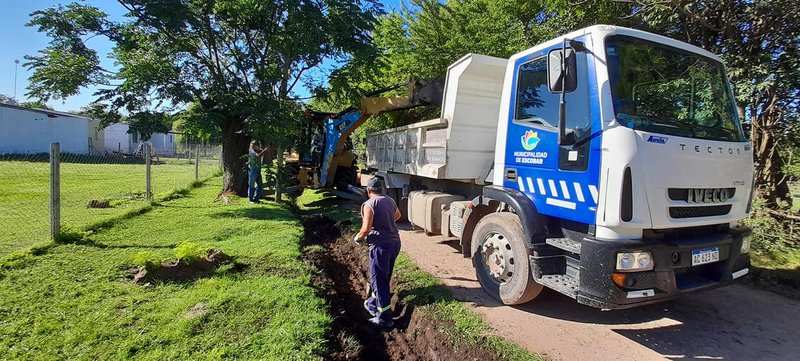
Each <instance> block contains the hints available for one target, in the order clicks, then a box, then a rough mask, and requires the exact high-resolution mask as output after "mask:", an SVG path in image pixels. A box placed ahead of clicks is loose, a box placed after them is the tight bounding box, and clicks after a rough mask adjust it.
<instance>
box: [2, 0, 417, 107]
mask: <svg viewBox="0 0 800 361" xmlns="http://www.w3.org/2000/svg"><path fill="white" fill-rule="evenodd" d="M403 1H404V0H382V1H381V3H383V4H384V8H385V10H386V11H387V12H389V11H393V10H397V9H399V8H400V7H401V4H402V3H403ZM405 1H406V3H408V0H405ZM70 2H73V0H5V1H3V11H0V38H2V39H3V51H2V52H0V94H4V95H7V96H9V97H13V96H14V93H15V91H14V88H15V87H14V83H15V82H14V78H15V76H14V74H15V68H16V99H17V101H19V102H24V101H27V100H29V99H27V98H26V97H25V93H26V92H27V90H26V88H27V86H28V77H30V76H31V74H32V72H31V71H28V70H27V69H25V67H24V66H23V64H24V63H25V62H26V61H25V56H26V55H35V54H36V53H37V52H38V51H39V50H41V49H44V48H45V47H46V46H47V42H48V37H47V36H46V35H45V34H42V33H39V32H38V31H37V30H36V28H32V27H27V26H25V24H26V23H27V22H28V20H29V18H30V13H31V12H33V11H35V10H39V9H45V8H48V7H52V6H56V5H59V4H68V3H70ZM84 2H85V3H88V4H91V5H94V6H97V7H98V8H100V9H102V10H103V11H105V12H106V13H108V14H109V15H110V16H111V18H112V19H120V18H122V16H123V15H124V9H122V7H121V6H120V5H119V4H118V3H117V2H116V0H87V1H84ZM88 45H89V46H90V47H91V48H93V49H95V50H98V54H100V59H101V64H102V66H103V67H105V68H107V69H114V64H113V61H112V60H110V59H108V58H107V56H106V54H107V53H108V51H109V50H110V49H111V47H112V44H111V42H109V41H107V40H106V39H105V38H102V37H96V38H93V39H91V40H90V41H89V42H88ZM15 60H19V65H16V66H15V64H14V61H15ZM334 66H335V64H333V63H330V62H329V63H327V64H323V69H322V71H318V72H315V73H314V74H313V76H316V77H318V78H324V77H325V76H326V74H327V72H328V71H330V70H331V68H332V67H334ZM95 90H96V89H95V88H88V89H87V88H83V89H81V91H80V94H78V95H76V96H72V97H69V98H67V99H58V100H51V101H49V102H48V103H47V105H48V106H50V107H51V108H53V109H56V110H60V111H77V110H79V109H80V108H81V107H83V106H85V105H87V104H89V103H90V102H91V101H92V100H93V99H94V97H93V95H92V94H93V93H94V92H95ZM297 93H298V94H297V95H298V96H301V97H302V96H307V95H308V90H306V89H300V90H299V91H298V92H297Z"/></svg>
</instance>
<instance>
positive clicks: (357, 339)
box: [303, 215, 500, 360]
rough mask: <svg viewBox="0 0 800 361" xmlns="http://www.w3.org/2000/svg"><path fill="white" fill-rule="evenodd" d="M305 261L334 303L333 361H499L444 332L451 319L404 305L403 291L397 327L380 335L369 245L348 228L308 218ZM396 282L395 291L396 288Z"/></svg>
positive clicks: (395, 302) (396, 299)
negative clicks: (368, 305) (371, 307)
mask: <svg viewBox="0 0 800 361" xmlns="http://www.w3.org/2000/svg"><path fill="white" fill-rule="evenodd" d="M303 226H304V230H305V232H304V244H303V246H304V254H303V257H304V259H305V260H306V262H308V263H309V264H311V265H312V268H315V269H316V270H317V272H315V275H314V277H313V282H314V285H315V287H316V288H317V291H318V292H319V293H320V295H321V296H322V297H324V298H325V299H326V300H327V301H328V304H329V312H330V314H331V316H332V318H333V325H332V330H331V331H332V332H331V333H330V336H329V343H330V345H331V353H330V354H329V355H328V357H327V359H331V360H499V359H500V358H499V357H498V355H496V354H494V353H491V352H489V351H487V350H484V349H482V348H480V347H478V346H475V345H466V344H463V343H462V344H456V343H455V342H454V341H453V340H452V339H451V338H449V337H448V336H447V335H445V334H443V333H442V331H441V330H442V329H444V328H445V327H448V326H449V325H447V321H443V320H437V319H434V318H433V317H431V315H430V314H429V313H427V312H421V311H420V312H415V311H414V305H411V304H405V303H404V302H403V301H402V300H403V298H404V297H403V296H404V291H401V292H400V294H399V295H398V294H394V295H393V296H392V310H393V314H394V320H395V328H394V329H392V330H391V331H381V330H379V329H378V328H376V327H375V326H373V325H371V324H370V323H368V322H367V319H368V318H369V315H368V314H367V312H366V310H364V308H363V302H364V299H365V297H366V294H367V289H368V286H367V285H368V264H369V260H368V255H367V252H368V250H367V247H365V246H361V245H356V244H354V243H353V242H352V241H351V240H350V239H351V237H350V236H351V235H349V234H342V229H344V228H345V227H343V225H341V224H337V223H336V222H334V221H333V220H332V219H330V218H328V217H325V216H320V215H314V216H310V217H305V218H303ZM395 279H396V277H394V278H393V280H392V283H393V286H392V289H393V290H395V289H397V287H396V285H395Z"/></svg>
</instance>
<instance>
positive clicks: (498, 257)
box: [481, 232, 514, 284]
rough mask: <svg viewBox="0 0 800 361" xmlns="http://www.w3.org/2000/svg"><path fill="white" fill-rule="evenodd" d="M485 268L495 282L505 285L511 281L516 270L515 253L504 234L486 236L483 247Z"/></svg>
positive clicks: (493, 233)
mask: <svg viewBox="0 0 800 361" xmlns="http://www.w3.org/2000/svg"><path fill="white" fill-rule="evenodd" d="M481 255H482V258H483V267H484V269H485V270H486V273H488V274H489V275H490V276H492V278H493V279H494V281H495V282H497V283H501V284H502V283H505V282H508V281H509V280H511V277H512V276H513V270H514V253H513V252H512V251H511V243H509V242H508V238H507V237H506V236H505V235H503V234H502V233H497V232H492V233H489V234H487V235H486V238H484V240H483V244H482V245H481Z"/></svg>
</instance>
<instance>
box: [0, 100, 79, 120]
mask: <svg viewBox="0 0 800 361" xmlns="http://www.w3.org/2000/svg"><path fill="white" fill-rule="evenodd" d="M0 107H2V108H10V109H17V110H26V111H29V112H34V113H41V114H45V115H47V116H48V117H72V118H81V119H88V120H92V118H89V117H85V116H83V115H78V114H73V113H67V112H59V111H55V110H49V109H39V108H26V107H23V106H19V105H14V104H6V103H0Z"/></svg>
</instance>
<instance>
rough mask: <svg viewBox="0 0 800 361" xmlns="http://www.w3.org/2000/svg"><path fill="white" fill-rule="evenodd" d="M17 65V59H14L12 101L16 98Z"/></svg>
mask: <svg viewBox="0 0 800 361" xmlns="http://www.w3.org/2000/svg"><path fill="white" fill-rule="evenodd" d="M18 67H19V59H14V101H15V102H18V100H17V68H18Z"/></svg>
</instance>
